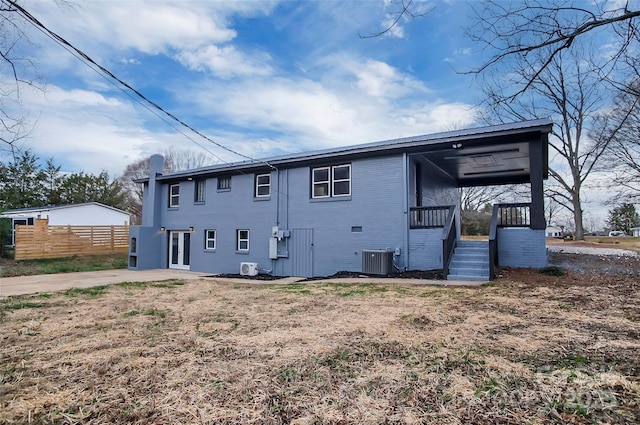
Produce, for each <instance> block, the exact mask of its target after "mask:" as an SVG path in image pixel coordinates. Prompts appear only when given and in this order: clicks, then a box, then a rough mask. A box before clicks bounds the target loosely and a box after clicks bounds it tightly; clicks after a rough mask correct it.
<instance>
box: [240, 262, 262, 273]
mask: <svg viewBox="0 0 640 425" xmlns="http://www.w3.org/2000/svg"><path fill="white" fill-rule="evenodd" d="M257 274H258V263H240V275H242V276H256V275H257Z"/></svg>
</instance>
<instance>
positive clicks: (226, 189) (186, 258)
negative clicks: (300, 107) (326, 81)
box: [129, 119, 552, 279]
mask: <svg viewBox="0 0 640 425" xmlns="http://www.w3.org/2000/svg"><path fill="white" fill-rule="evenodd" d="M551 125H552V124H551V121H550V120H548V119H540V120H533V121H524V122H518V123H513V124H505V125H498V126H491V127H483V128H476V129H467V130H459V131H452V132H446V133H438V134H432V135H426V136H416V137H408V138H403V139H397V140H389V141H383V142H376V143H369V144H363V145H355V146H346V147H340V148H333V149H326V150H321V151H314V152H303V153H296V154H291V155H286V156H280V157H274V158H270V159H266V160H263V161H244V162H237V163H232V164H221V165H213V166H209V167H203V168H198V169H194V170H188V171H182V172H177V173H171V174H162V160H163V158H162V157H161V156H159V155H154V156H152V158H151V172H150V176H149V177H148V178H146V179H141V180H140V181H138V183H141V184H143V185H144V200H143V212H142V224H141V226H135V227H132V228H131V232H130V238H131V240H130V242H131V243H130V253H129V268H130V269H134V270H141V269H151V268H167V267H168V268H181V269H190V270H193V271H198V272H203V273H239V272H242V273H243V274H254V273H257V272H264V273H271V274H274V275H277V276H328V275H332V274H334V273H336V272H338V271H355V272H364V273H379V274H385V273H389V272H391V271H394V270H400V271H404V270H433V269H443V271H444V273H445V275H446V276H448V277H449V278H457V279H465V278H468V279H489V278H491V277H492V274H493V270H494V266H496V265H503V266H520V267H541V266H544V265H546V262H547V259H546V245H545V221H544V201H543V179H546V178H547V172H548V164H547V162H548V133H549V132H550V131H551ZM513 183H528V184H529V185H530V188H531V199H530V202H528V203H524V204H509V205H496V206H495V207H494V214H493V219H492V227H491V235H490V240H489V242H488V243H487V242H485V243H484V245H483V246H480V247H466V246H465V244H463V243H461V241H460V240H459V239H460V230H459V229H460V212H459V203H460V201H459V188H460V187H465V186H486V185H495V184H513ZM469 248H471V251H469V250H468V249H469Z"/></svg>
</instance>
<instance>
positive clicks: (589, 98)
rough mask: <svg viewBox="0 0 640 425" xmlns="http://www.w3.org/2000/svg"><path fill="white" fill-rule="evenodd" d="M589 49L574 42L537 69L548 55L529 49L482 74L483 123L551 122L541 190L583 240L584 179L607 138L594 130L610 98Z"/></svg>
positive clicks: (600, 153)
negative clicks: (568, 214) (564, 211)
mask: <svg viewBox="0 0 640 425" xmlns="http://www.w3.org/2000/svg"><path fill="white" fill-rule="evenodd" d="M592 52H593V49H592V47H591V46H588V45H587V46H579V45H574V46H573V47H572V48H571V49H565V50H562V51H561V52H559V53H557V54H555V55H554V57H553V59H552V60H551V62H550V63H549V64H547V65H546V66H545V68H544V70H543V71H542V72H538V68H537V66H536V64H539V63H540V62H543V61H545V60H546V57H547V55H548V53H547V52H544V51H534V52H529V54H527V55H521V56H520V57H519V58H517V60H515V58H514V60H512V61H511V62H510V64H509V66H505V67H504V68H503V69H502V70H500V72H496V73H492V72H487V74H485V75H483V78H484V81H483V91H484V92H485V94H486V104H485V106H486V109H485V116H484V118H485V120H486V121H488V122H495V121H501V122H504V121H511V120H522V119H530V118H541V117H551V118H552V119H553V120H554V124H555V125H554V127H553V132H552V135H551V137H550V140H549V144H550V169H549V175H550V177H551V178H552V180H551V182H550V184H548V185H547V187H546V192H547V196H549V197H551V198H553V199H554V200H555V201H556V202H557V203H559V204H560V205H562V206H563V207H564V208H566V209H567V210H568V211H570V212H571V214H572V216H573V221H574V223H575V237H576V238H577V239H580V240H581V239H584V229H583V209H582V203H583V199H582V197H583V191H584V188H585V187H586V185H587V183H586V181H587V179H588V178H589V177H590V176H591V174H592V173H593V172H594V167H595V166H596V165H597V164H598V161H599V160H600V159H601V157H602V156H603V154H604V152H605V150H606V149H607V146H608V144H609V142H610V141H611V139H612V135H607V136H606V137H604V136H603V134H602V131H601V130H600V129H597V128H594V121H595V119H596V117H598V116H599V114H600V113H601V111H602V109H603V108H605V107H606V106H608V101H609V100H610V96H609V91H608V90H607V87H606V86H605V85H603V83H602V79H601V77H600V69H601V67H600V64H601V62H600V61H599V60H598V59H597V58H596V57H595V56H594V55H593V54H592ZM523 85H526V86H527V89H526V92H522V94H521V95H519V96H517V97H515V98H514V97H513V96H512V95H511V94H509V93H511V92H514V91H515V92H520V90H519V89H518V87H522V86H523ZM513 87H516V88H515V89H513Z"/></svg>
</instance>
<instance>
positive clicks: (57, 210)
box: [0, 202, 131, 245]
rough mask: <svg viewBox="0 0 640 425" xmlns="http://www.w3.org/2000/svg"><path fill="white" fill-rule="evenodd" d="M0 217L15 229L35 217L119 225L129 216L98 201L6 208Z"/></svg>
mask: <svg viewBox="0 0 640 425" xmlns="http://www.w3.org/2000/svg"><path fill="white" fill-rule="evenodd" d="M0 217H4V218H9V219H11V221H12V226H11V228H12V229H15V226H17V225H20V224H22V225H33V224H34V223H35V220H36V219H43V218H46V219H48V220H49V225H52V226H56V225H73V226H112V225H120V226H121V225H128V224H129V223H130V217H131V216H130V214H129V213H128V212H126V211H123V210H120V209H118V208H114V207H110V206H108V205H103V204H100V203H98V202H87V203H83V204H69V205H48V206H42V207H32V208H19V209H14V210H7V211H4V212H3V213H2V214H0ZM10 242H11V243H10V245H13V237H11V241H10Z"/></svg>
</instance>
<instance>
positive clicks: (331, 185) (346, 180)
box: [311, 164, 351, 198]
mask: <svg viewBox="0 0 640 425" xmlns="http://www.w3.org/2000/svg"><path fill="white" fill-rule="evenodd" d="M311 186H312V188H311V191H312V192H311V197H312V198H331V197H340V196H350V195H351V164H343V165H334V166H331V167H318V168H313V169H311Z"/></svg>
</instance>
